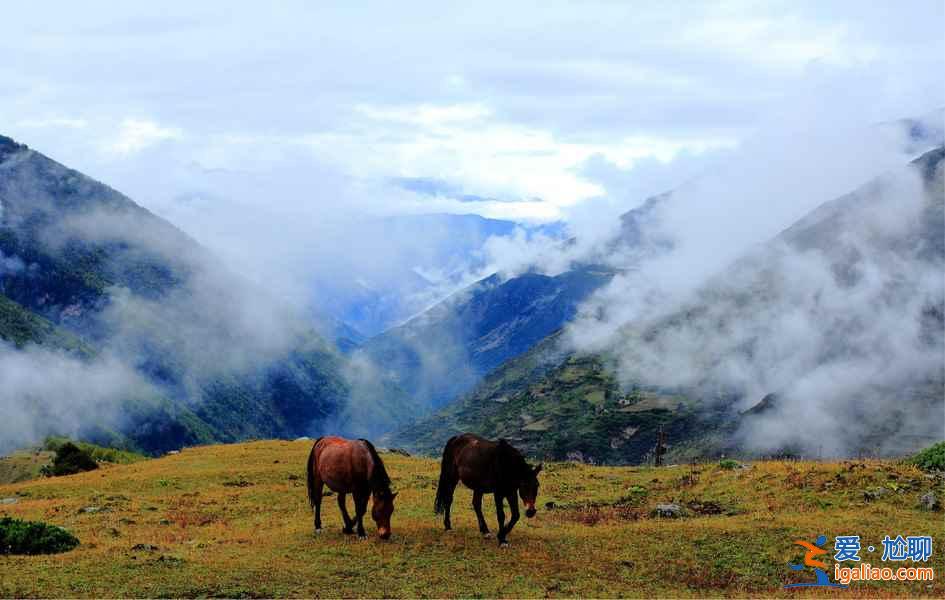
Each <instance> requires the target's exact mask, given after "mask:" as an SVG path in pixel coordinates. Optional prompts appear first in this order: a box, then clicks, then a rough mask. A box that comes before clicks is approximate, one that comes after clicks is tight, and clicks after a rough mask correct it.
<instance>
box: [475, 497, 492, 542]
mask: <svg viewBox="0 0 945 600" xmlns="http://www.w3.org/2000/svg"><path fill="white" fill-rule="evenodd" d="M473 510H474V511H476V518H477V519H479V533H481V534H482V535H483V536H484V537H489V528H488V527H487V526H486V519H485V517H483V516H482V492H480V491H479V490H473Z"/></svg>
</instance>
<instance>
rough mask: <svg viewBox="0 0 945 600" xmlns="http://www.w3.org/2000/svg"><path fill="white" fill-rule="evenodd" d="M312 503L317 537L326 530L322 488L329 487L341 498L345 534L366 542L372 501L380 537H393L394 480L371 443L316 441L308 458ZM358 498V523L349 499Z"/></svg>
mask: <svg viewBox="0 0 945 600" xmlns="http://www.w3.org/2000/svg"><path fill="white" fill-rule="evenodd" d="M306 470H307V472H308V500H309V503H310V504H311V505H312V508H314V509H315V533H321V530H322V487H323V486H325V485H327V486H328V487H329V488H330V489H332V490H334V491H335V492H336V493H337V494H338V508H340V509H341V518H342V519H344V524H345V525H344V528H343V529H342V532H343V533H346V534H351V533H354V526H355V525H357V526H358V537H359V538H360V539H364V538H366V537H367V535H366V534H365V533H364V513H365V512H367V502H368V497H371V498H372V499H373V503H372V507H371V518H373V519H374V522H375V523H377V534H378V535H379V536H380V538H381V539H382V540H386V539H387V538H389V537H390V533H391V532H390V516H391V514H393V512H394V498H396V497H397V494H395V493H393V492H391V489H390V477H389V476H388V475H387V471H386V470H385V469H384V462H383V461H382V460H381V457H380V456H378V455H377V450H375V449H374V446H373V445H372V444H371V442H369V441H367V440H346V439H344V438H340V437H333V436H326V437H320V438H318V439H317V440H315V444H314V445H313V446H312V451H311V452H310V453H309V455H308V465H307V469H306ZM348 494H352V495H353V496H354V519H352V518H351V517H349V516H348V509H347V507H346V506H345V498H346V497H347V495H348Z"/></svg>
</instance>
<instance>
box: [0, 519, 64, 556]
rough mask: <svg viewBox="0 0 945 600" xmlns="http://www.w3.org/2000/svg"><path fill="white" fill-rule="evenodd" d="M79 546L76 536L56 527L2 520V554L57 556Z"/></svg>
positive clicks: (0, 534)
mask: <svg viewBox="0 0 945 600" xmlns="http://www.w3.org/2000/svg"><path fill="white" fill-rule="evenodd" d="M78 545H79V540H78V539H76V537H75V536H74V535H72V534H71V533H69V532H68V531H66V530H65V529H63V528H62V527H56V526H55V525H47V524H46V523H38V522H35V521H21V520H19V519H13V518H11V517H3V518H2V519H0V554H56V553H58V552H68V551H69V550H72V549H73V548H75V547H76V546H78Z"/></svg>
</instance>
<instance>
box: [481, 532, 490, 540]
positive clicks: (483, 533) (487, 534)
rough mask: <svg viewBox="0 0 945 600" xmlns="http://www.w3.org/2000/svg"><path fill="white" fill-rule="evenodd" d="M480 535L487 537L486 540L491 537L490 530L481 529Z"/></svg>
mask: <svg viewBox="0 0 945 600" xmlns="http://www.w3.org/2000/svg"><path fill="white" fill-rule="evenodd" d="M482 537H483V538H484V539H487V540H488V539H489V538H491V537H492V532H491V531H483V532H482Z"/></svg>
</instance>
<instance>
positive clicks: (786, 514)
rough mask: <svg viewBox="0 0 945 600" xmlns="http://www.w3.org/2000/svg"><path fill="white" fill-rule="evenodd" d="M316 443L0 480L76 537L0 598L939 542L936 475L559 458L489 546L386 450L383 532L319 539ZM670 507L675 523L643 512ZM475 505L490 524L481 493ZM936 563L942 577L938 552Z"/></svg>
mask: <svg viewBox="0 0 945 600" xmlns="http://www.w3.org/2000/svg"><path fill="white" fill-rule="evenodd" d="M310 444H311V442H308V441H299V442H286V441H265V442H253V443H244V444H234V445H222V446H206V447H196V448H187V449H185V450H184V451H183V452H181V453H180V454H178V455H173V456H167V457H164V458H161V459H154V460H146V461H143V462H136V463H133V464H127V465H107V464H106V465H103V466H102V468H100V469H99V470H97V471H93V472H89V473H82V474H78V475H73V476H69V477H60V478H53V479H42V480H36V481H29V482H22V483H18V484H12V485H3V486H0V498H12V499H14V503H6V502H4V503H2V504H0V516H12V517H17V518H23V519H30V520H40V521H46V522H49V523H51V524H55V525H60V526H63V527H65V528H67V529H68V530H70V531H71V532H72V533H74V534H75V535H76V536H77V537H78V538H79V539H80V541H81V545H80V546H79V547H78V548H76V549H75V550H73V551H70V552H68V553H65V554H56V555H49V556H31V557H26V556H8V557H4V558H3V559H2V560H3V569H2V570H0V596H4V597H12V596H17V597H22V596H72V597H101V596H119V597H120V596H150V597H157V596H211V597H216V596H227V597H272V596H374V597H379V596H385V597H391V596H465V597H469V596H480V595H481V596H493V597H494V596H529V597H531V596H565V597H568V596H570V597H573V596H585V597H588V596H596V597H613V596H633V597H653V596H676V597H679V596H721V595H739V596H745V595H755V596H757V595H784V596H788V595H793V594H788V593H786V592H785V591H784V590H782V587H781V586H782V585H783V584H784V583H786V582H788V581H802V580H804V579H805V576H806V579H811V578H812V577H811V576H810V574H809V573H795V572H793V571H791V570H790V569H788V566H787V565H788V562H789V561H793V562H798V561H799V560H800V555H799V554H798V553H797V552H796V550H795V548H796V547H794V546H792V544H793V542H794V540H797V539H805V540H813V538H815V537H816V536H818V535H820V534H825V535H828V536H829V537H830V539H831V543H832V539H833V536H835V535H847V534H856V535H860V536H862V539H863V540H864V541H869V543H875V544H876V545H878V546H881V545H880V544H879V541H880V540H882V538H883V536H885V535H889V534H892V535H895V534H898V533H903V534H911V535H936V534H937V533H939V532H940V530H941V513H932V512H926V511H923V510H921V509H920V508H918V507H917V502H918V499H919V497H920V496H921V495H923V494H925V493H927V492H929V491H930V490H934V493H936V494H939V496H940V497H941V495H942V494H943V493H945V489H943V481H942V479H941V478H935V477H933V476H931V475H928V474H925V473H923V472H921V471H919V470H918V469H916V468H914V467H911V466H907V465H904V464H899V463H893V462H880V461H848V462H839V463H815V462H777V461H771V462H756V463H752V464H749V465H743V466H742V465H736V468H731V469H728V468H723V466H722V465H720V464H719V463H706V464H698V465H680V466H670V467H664V468H659V469H656V468H651V467H643V468H633V467H590V466H586V465H580V464H576V463H552V464H548V465H546V467H545V471H544V473H543V474H542V476H541V480H542V481H541V483H542V487H541V490H540V492H539V500H540V506H541V507H542V508H541V510H539V513H538V516H537V517H536V518H535V519H532V520H525V519H523V520H522V522H520V524H519V525H518V526H517V527H516V529H515V530H514V531H513V532H512V534H511V536H510V539H511V542H512V547H511V548H509V549H505V550H500V549H498V548H497V547H496V544H495V540H494V539H491V540H482V539H481V538H480V537H479V535H478V532H477V531H476V528H475V516H474V515H473V513H472V511H471V510H470V509H469V504H470V498H471V494H470V493H469V491H468V490H465V489H464V488H462V487H461V488H459V491H458V496H457V499H456V500H457V501H456V504H455V509H454V511H453V523H454V528H455V529H454V531H453V532H451V533H449V534H446V533H444V532H443V531H442V530H441V523H440V521H439V518H437V517H435V516H434V515H433V514H432V504H433V495H434V489H435V485H436V477H437V473H438V464H437V462H436V461H434V460H430V459H424V458H417V457H404V456H400V455H397V454H392V453H382V456H383V458H384V460H385V462H386V464H387V467H388V470H389V471H390V473H391V475H392V477H393V482H394V488H395V489H396V490H399V492H400V495H399V496H398V499H397V510H396V512H395V513H394V518H393V530H394V537H393V538H392V540H391V541H390V542H387V543H384V542H380V541H379V540H377V538H376V537H371V538H369V539H368V540H367V541H365V542H358V541H357V540H355V539H352V538H349V537H345V536H342V535H341V533H340V531H339V530H340V517H339V516H338V513H337V508H336V507H335V505H334V502H332V501H329V502H327V503H326V505H325V507H326V510H325V512H324V515H325V525H326V528H327V531H326V533H324V534H322V535H321V536H319V537H318V538H316V537H315V536H314V535H313V534H312V518H311V513H310V510H309V507H308V503H307V500H306V495H305V487H304V486H305V483H304V464H305V458H306V456H307V454H308V452H309V449H310ZM725 466H731V465H725ZM880 488H882V490H884V491H882V492H876V490H878V489H880ZM866 492H869V493H866ZM329 500H331V499H329ZM664 502H676V503H678V504H680V505H681V506H682V507H683V509H684V510H685V511H686V513H687V514H686V516H684V517H682V518H679V519H666V518H656V517H653V516H651V509H653V508H654V507H655V506H656V505H657V504H659V503H664ZM546 503H551V506H553V507H554V508H547V506H546ZM484 505H485V506H486V508H485V511H486V517H487V519H489V520H490V523H491V522H493V521H494V512H493V510H492V508H491V502H486V503H484ZM368 529H369V531H370V532H371V533H373V524H372V525H371V527H369V528H368ZM864 557H866V555H865V556H864ZM828 562H832V561H831V559H829V558H828ZM870 562H872V563H878V562H879V557H878V556H871V557H870ZM927 566H933V567H935V568H936V569H937V570H939V572H941V570H942V569H943V568H945V553H942V552H941V551H940V549H939V548H938V547H937V546H936V547H935V551H934V552H933V556H932V559H931V561H930V562H929V563H928V565H927ZM831 568H832V565H831ZM854 586H855V587H856V589H855V590H854V591H855V592H856V593H858V594H870V595H876V594H880V595H883V596H904V597H916V596H931V597H940V596H941V595H942V593H943V589H942V584H941V582H940V581H935V582H934V583H931V584H930V583H927V582H926V583H900V582H895V583H893V582H890V583H883V584H876V583H858V584H854Z"/></svg>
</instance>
